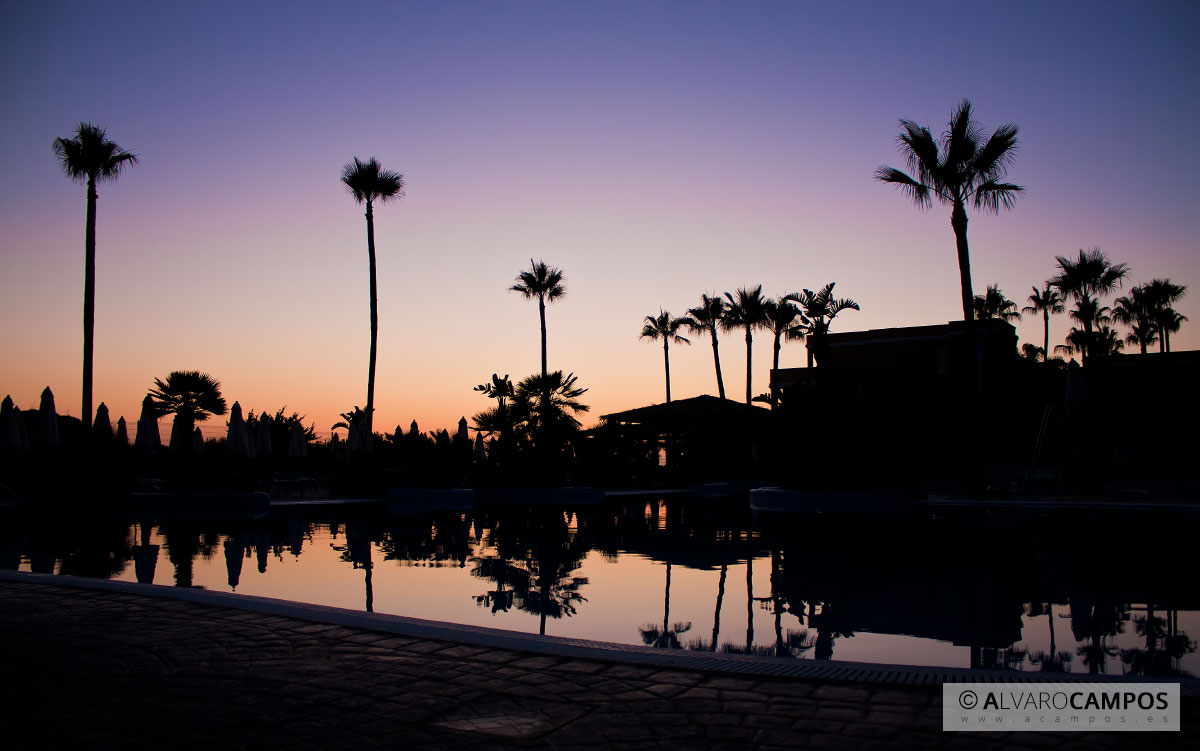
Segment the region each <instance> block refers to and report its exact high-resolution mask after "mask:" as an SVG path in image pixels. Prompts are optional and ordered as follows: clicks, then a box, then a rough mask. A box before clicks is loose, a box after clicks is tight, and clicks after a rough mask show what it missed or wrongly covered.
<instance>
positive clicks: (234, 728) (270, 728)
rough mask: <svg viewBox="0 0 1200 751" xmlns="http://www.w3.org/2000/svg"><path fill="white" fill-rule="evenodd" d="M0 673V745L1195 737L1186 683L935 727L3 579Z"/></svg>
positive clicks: (1170, 742) (612, 667)
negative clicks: (1145, 708) (1121, 714)
mask: <svg viewBox="0 0 1200 751" xmlns="http://www.w3.org/2000/svg"><path fill="white" fill-rule="evenodd" d="M0 686H2V688H0V700H2V704H0V719H2V722H3V725H2V727H3V733H4V735H2V736H0V738H5V739H7V740H0V747H5V748H14V749H17V748H76V749H114V750H115V749H185V748H205V749H275V748H278V749H288V750H289V751H291V750H293V749H316V748H319V749H331V748H332V749H340V748H345V749H356V750H360V749H374V748H402V749H510V748H511V749H526V748H545V749H637V750H639V751H640V750H642V749H688V750H689V751H694V750H695V749H751V748H753V749H759V750H761V751H772V750H774V749H785V748H821V749H895V750H896V751H907V749H920V748H934V749H943V748H944V749H984V750H985V751H986V750H988V749H1001V748H1017V749H1043V748H1063V749H1117V748H1188V749H1192V748H1197V747H1200V743H1197V736H1198V735H1200V733H1197V732H1196V730H1195V728H1197V726H1198V724H1197V723H1198V721H1200V712H1198V711H1197V710H1198V708H1197V703H1198V702H1197V701H1195V700H1191V699H1188V700H1185V704H1184V731H1183V732H1181V733H1152V734H1141V733H1139V734H1133V733H1092V734H1086V733H1078V734H1076V733H1070V734H1068V733H1010V734H1004V733H943V732H942V731H941V722H942V720H941V708H940V702H941V689H940V687H936V686H935V687H924V686H900V687H897V686H887V687H880V686H873V685H866V684H822V683H817V682H812V681H806V680H800V679H779V678H757V677H751V678H748V677H741V676H738V677H735V676H730V675H724V674H719V673H702V672H692V671H680V670H661V669H657V668H650V667H644V666H636V665H628V664H620V663H615V662H602V661H597V660H578V659H575V660H573V659H565V658H559V657H548V656H538V655H532V654H530V653H527V652H520V651H513V650H497V649H487V648H482V647H473V646H466V645H462V644H456V643H454V642H451V641H436V640H431V639H411V638H405V637H398V636H394V635H390V634H385V633H380V632H374V631H370V630H367V629H361V628H347V627H342V626H334V625H328V624H321V623H314V622H311V621H305V620H300V619H295V618H283V617H278V616H271V615H263V614H258V613H253V612H247V611H242V610H237V609H232V608H223V607H217V606H212V605H202V604H196V603H188V602H181V601H177V600H170V599H159V598H154V597H145V596H140V595H132V594H125V593H116V592H98V591H91V590H86V589H75V588H66V587H57V586H52V585H46V584H40V583H27V582H14V581H0ZM10 743H12V744H13V745H9V744H10Z"/></svg>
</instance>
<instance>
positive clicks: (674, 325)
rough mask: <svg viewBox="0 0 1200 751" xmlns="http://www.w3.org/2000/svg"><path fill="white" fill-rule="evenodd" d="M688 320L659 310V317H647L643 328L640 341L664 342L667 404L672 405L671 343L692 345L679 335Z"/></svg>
mask: <svg viewBox="0 0 1200 751" xmlns="http://www.w3.org/2000/svg"><path fill="white" fill-rule="evenodd" d="M687 322H688V319H687V318H672V317H671V314H670V313H668V312H666V311H664V310H663V309H662V308H659V309H658V316H657V317H655V316H646V325H644V326H643V327H642V333H641V335H640V336H639V338H640V339H650V340H652V341H658V340H660V339H661V340H662V345H663V367H664V369H665V372H666V375H667V404H670V403H671V353H670V345H671V342H672V341H673V342H675V343H676V344H691V342H690V341H688V340H687V339H685V338H684V337H682V336H680V335H679V329H681V328H683V327H684V326H686V325H687Z"/></svg>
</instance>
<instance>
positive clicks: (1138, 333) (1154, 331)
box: [1112, 285, 1159, 355]
mask: <svg viewBox="0 0 1200 751" xmlns="http://www.w3.org/2000/svg"><path fill="white" fill-rule="evenodd" d="M1112 317H1113V320H1114V321H1117V322H1118V323H1123V324H1125V325H1126V326H1128V327H1129V331H1130V333H1129V335H1128V336H1126V337H1125V341H1126V342H1127V343H1129V344H1136V345H1138V348H1139V349H1140V350H1141V352H1142V354H1143V355H1144V354H1146V349H1147V348H1148V347H1149V345H1151V344H1154V342H1155V341H1156V340H1157V339H1158V338H1159V337H1158V326H1157V325H1156V323H1155V319H1154V311H1153V310H1152V308H1151V300H1150V295H1148V294H1147V291H1146V287H1145V285H1142V286H1138V287H1133V288H1131V289H1130V290H1129V294H1128V295H1126V296H1125V297H1118V298H1117V299H1116V301H1115V302H1114V303H1113V311H1112Z"/></svg>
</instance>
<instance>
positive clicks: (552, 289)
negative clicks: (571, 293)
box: [508, 258, 567, 301]
mask: <svg viewBox="0 0 1200 751" xmlns="http://www.w3.org/2000/svg"><path fill="white" fill-rule="evenodd" d="M529 266H530V269H529V271H522V272H521V273H519V274H517V278H516V284H514V285H513V286H511V287H509V288H508V291H509V292H520V293H521V294H522V295H524V296H525V298H526V299H529V298H534V297H538V298H542V299H544V300H549V301H554V300H558V299H560V298H562V297H565V296H566V294H567V288H566V285H565V282H566V281H567V277H566V275H565V274H563V272H562V269H559V268H556V267H554V266H547V265H546V262H545V261H537V262H536V263H535V262H534V260H533V259H532V258H530V259H529Z"/></svg>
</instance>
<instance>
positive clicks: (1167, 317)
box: [1144, 279, 1187, 353]
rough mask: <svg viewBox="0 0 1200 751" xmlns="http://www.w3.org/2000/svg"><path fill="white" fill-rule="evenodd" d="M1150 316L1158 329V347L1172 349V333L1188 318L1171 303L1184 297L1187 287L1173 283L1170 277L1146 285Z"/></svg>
mask: <svg viewBox="0 0 1200 751" xmlns="http://www.w3.org/2000/svg"><path fill="white" fill-rule="evenodd" d="M1144 287H1145V289H1146V296H1147V304H1148V306H1149V308H1150V316H1151V318H1152V319H1153V320H1154V325H1155V327H1156V328H1157V329H1158V349H1159V351H1160V352H1164V353H1165V352H1170V351H1171V334H1174V333H1175V332H1176V331H1179V325H1180V324H1181V323H1183V322H1184V321H1186V320H1187V318H1186V317H1185V316H1182V315H1180V314H1179V313H1178V312H1177V311H1176V310H1175V309H1174V308H1172V307H1171V305H1172V304H1173V303H1174V302H1176V301H1177V300H1179V298H1181V297H1183V294H1184V293H1185V292H1187V287H1185V286H1184V285H1182V284H1173V283H1172V282H1171V280H1170V279H1155V280H1154V281H1152V282H1149V283H1147V284H1145V285H1144Z"/></svg>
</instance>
